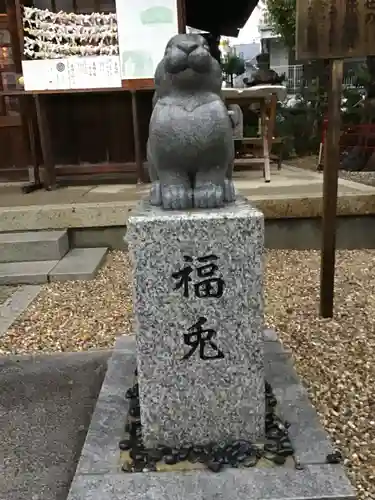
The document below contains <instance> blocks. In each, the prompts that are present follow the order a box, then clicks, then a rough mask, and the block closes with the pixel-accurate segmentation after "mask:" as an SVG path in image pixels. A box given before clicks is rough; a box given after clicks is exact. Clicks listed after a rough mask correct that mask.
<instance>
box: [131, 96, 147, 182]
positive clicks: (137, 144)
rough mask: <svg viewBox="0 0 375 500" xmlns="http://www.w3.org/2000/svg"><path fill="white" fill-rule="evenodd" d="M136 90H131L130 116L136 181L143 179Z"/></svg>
mask: <svg viewBox="0 0 375 500" xmlns="http://www.w3.org/2000/svg"><path fill="white" fill-rule="evenodd" d="M136 92H137V91H136V90H132V91H131V96H132V116H133V137H134V152H135V164H136V168H137V183H138V182H142V181H143V180H144V172H143V161H142V150H141V139H140V134H139V120H138V106H137V93H136Z"/></svg>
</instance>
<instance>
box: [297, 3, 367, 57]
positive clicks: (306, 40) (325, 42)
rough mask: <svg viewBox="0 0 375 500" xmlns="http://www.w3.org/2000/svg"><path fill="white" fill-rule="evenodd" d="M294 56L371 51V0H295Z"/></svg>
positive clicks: (354, 53)
mask: <svg viewBox="0 0 375 500" xmlns="http://www.w3.org/2000/svg"><path fill="white" fill-rule="evenodd" d="M296 28H297V30H296V55H297V59H300V60H303V59H345V58H350V57H365V56H367V55H375V0H297V19H296Z"/></svg>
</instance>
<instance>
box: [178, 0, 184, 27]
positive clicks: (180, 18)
mask: <svg viewBox="0 0 375 500" xmlns="http://www.w3.org/2000/svg"><path fill="white" fill-rule="evenodd" d="M185 2H186V0H177V15H178V32H179V33H186V3H185Z"/></svg>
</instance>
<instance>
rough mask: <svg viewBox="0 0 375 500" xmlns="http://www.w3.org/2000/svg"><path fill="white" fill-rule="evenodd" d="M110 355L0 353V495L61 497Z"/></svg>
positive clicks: (41, 499) (39, 499)
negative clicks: (2, 355)
mask: <svg viewBox="0 0 375 500" xmlns="http://www.w3.org/2000/svg"><path fill="white" fill-rule="evenodd" d="M109 355H110V351H91V352H84V353H64V354H53V355H40V356H8V357H1V358H0V443H1V445H0V500H26V499H27V500H65V498H66V496H67V493H68V490H69V485H70V482H71V480H72V477H73V475H74V471H75V467H76V462H77V459H78V458H79V455H80V451H81V447H82V445H83V442H84V439H85V435H86V431H87V428H88V426H89V423H90V418H91V413H92V411H93V409H94V406H95V402H96V399H97V396H98V393H99V390H100V387H101V384H102V380H103V377H104V374H105V371H106V363H107V359H108V356H109Z"/></svg>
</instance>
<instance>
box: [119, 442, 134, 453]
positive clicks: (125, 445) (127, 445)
mask: <svg viewBox="0 0 375 500" xmlns="http://www.w3.org/2000/svg"><path fill="white" fill-rule="evenodd" d="M118 446H119V448H120V450H123V451H126V450H130V448H131V447H132V443H131V441H130V439H122V440H121V441H120V442H119V444H118Z"/></svg>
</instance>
